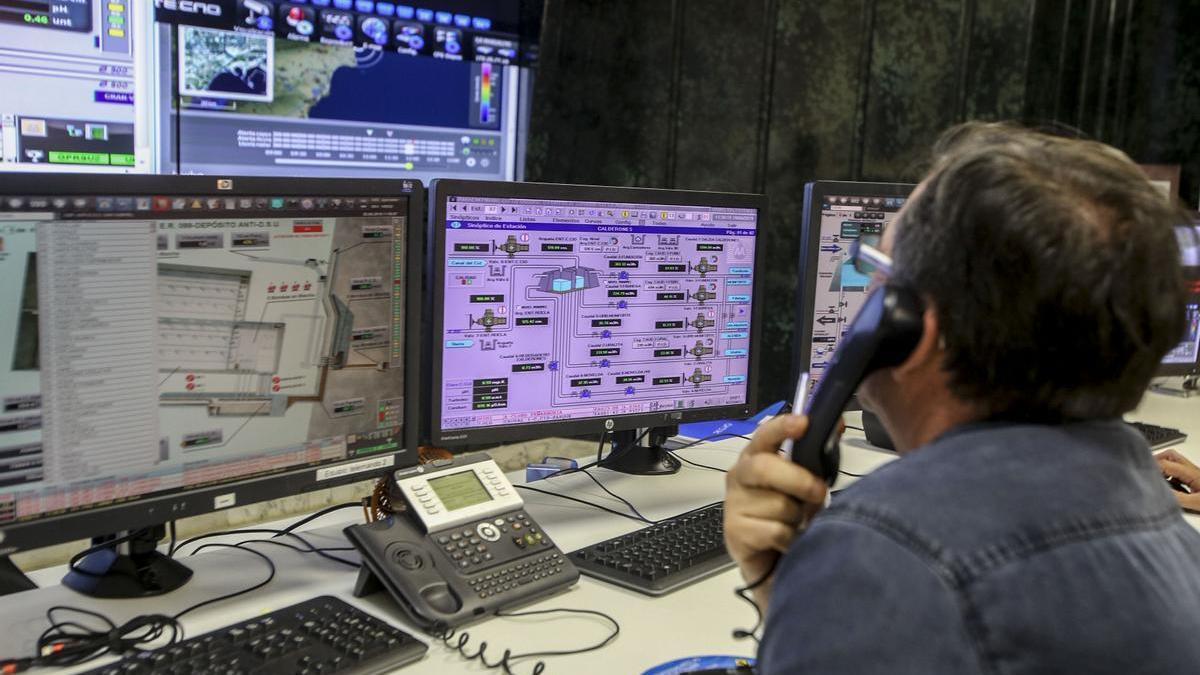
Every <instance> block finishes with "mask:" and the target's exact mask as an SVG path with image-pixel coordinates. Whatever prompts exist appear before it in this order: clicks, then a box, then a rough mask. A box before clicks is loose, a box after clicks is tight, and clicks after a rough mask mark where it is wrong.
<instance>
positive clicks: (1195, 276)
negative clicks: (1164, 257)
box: [1154, 211, 1200, 377]
mask: <svg viewBox="0 0 1200 675" xmlns="http://www.w3.org/2000/svg"><path fill="white" fill-rule="evenodd" d="M1191 216H1192V221H1191V222H1190V223H1188V224H1187V225H1184V226H1181V227H1183V228H1186V229H1188V230H1190V231H1192V232H1194V233H1196V235H1197V236H1200V214H1197V213H1196V212H1194V211H1193V212H1191ZM1183 274H1184V279H1185V280H1186V282H1187V285H1188V296H1187V301H1186V303H1185V304H1187V305H1191V304H1200V265H1184V266H1183ZM1194 375H1200V354H1197V355H1196V360H1195V361H1192V362H1191V363H1162V362H1159V364H1158V368H1157V369H1155V371H1154V376H1155V377H1192V376H1194Z"/></svg>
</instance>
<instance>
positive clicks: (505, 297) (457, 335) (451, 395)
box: [440, 197, 758, 429]
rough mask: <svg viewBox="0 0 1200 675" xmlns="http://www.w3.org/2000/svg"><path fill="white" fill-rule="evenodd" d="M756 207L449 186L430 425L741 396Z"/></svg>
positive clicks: (605, 412)
mask: <svg viewBox="0 0 1200 675" xmlns="http://www.w3.org/2000/svg"><path fill="white" fill-rule="evenodd" d="M757 225H758V223H757V220H756V211H754V210H753V209H744V208H742V209H739V208H714V207H681V206H664V205H637V204H613V203H599V202H562V201H556V202H546V201H541V200H523V199H485V198H466V197H450V198H448V202H447V220H446V249H445V251H446V253H445V260H444V261H443V264H444V265H445V289H444V290H445V302H444V303H443V306H442V312H443V334H442V335H441V339H442V347H443V350H442V355H443V358H442V379H441V382H440V388H441V394H440V395H441V399H442V400H441V403H442V416H441V417H442V419H441V427H442V428H443V429H460V428H473V427H483V426H492V425H509V424H527V423H538V422H547V421H553V420H566V419H580V418H590V417H613V416H619V415H633V414H645V413H653V412H659V411H666V410H673V409H691V408H706V407H714V406H727V405H738V404H742V403H745V402H746V399H747V377H748V375H749V369H750V321H751V306H752V299H753V293H754V278H753V273H754V253H755V250H754V248H755V235H756V234H757Z"/></svg>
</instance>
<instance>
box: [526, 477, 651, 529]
mask: <svg viewBox="0 0 1200 675" xmlns="http://www.w3.org/2000/svg"><path fill="white" fill-rule="evenodd" d="M513 487H515V488H517V489H518V490H528V491H529V492H537V493H538V494H543V495H550V496H551V497H558V498H559V499H566V500H569V501H573V502H577V503H579V504H583V505H584V506H590V507H592V508H594V509H600V510H601V511H607V512H609V513H611V514H613V515H614V516H621V517H622V518H628V519H630V520H635V521H637V522H639V523H650V521H648V520H646V519H645V518H638V517H637V516H632V515H630V514H628V513H621V512H620V511H617V510H616V509H610V508H608V507H607V506H601V505H599V504H597V503H595V502H589V501H587V500H586V499H579V498H577V497H572V496H570V495H564V494H561V493H558V492H551V491H549V490H539V489H538V488H535V487H530V486H528V485H513Z"/></svg>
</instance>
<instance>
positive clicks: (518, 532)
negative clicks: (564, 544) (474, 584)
mask: <svg viewBox="0 0 1200 675" xmlns="http://www.w3.org/2000/svg"><path fill="white" fill-rule="evenodd" d="M434 541H436V542H437V544H438V546H440V547H441V548H442V550H443V551H444V552H445V553H446V556H447V557H448V558H450V561H451V563H452V564H453V565H454V566H455V567H456V568H458V569H459V570H460V571H469V570H472V569H474V568H484V567H489V566H491V565H493V564H495V562H494V561H495V560H496V557H497V556H504V557H510V558H511V557H512V556H511V555H507V556H506V555H505V554H504V553H502V551H507V552H511V553H516V555H524V554H528V553H533V552H535V551H536V550H537V549H539V548H546V549H549V548H551V544H550V539H549V538H547V537H545V536H544V535H543V534H542V533H541V532H540V531H539V530H538V528H537V524H536V523H534V522H532V521H531V520H529V516H527V515H525V513H524V512H518V513H515V514H513V515H509V516H504V517H501V518H495V519H492V518H486V519H484V520H482V521H479V522H477V523H472V524H469V525H464V526H461V527H458V528H455V529H454V530H452V531H449V532H442V533H440V534H437V535H435V536H434ZM510 541H511V542H512V546H509V542H510ZM518 552H519V553H518ZM500 562H503V559H501V561H500Z"/></svg>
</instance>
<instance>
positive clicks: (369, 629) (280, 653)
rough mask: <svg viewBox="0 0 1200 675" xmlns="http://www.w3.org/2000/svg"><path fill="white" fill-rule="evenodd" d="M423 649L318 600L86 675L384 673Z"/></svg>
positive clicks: (335, 603)
mask: <svg viewBox="0 0 1200 675" xmlns="http://www.w3.org/2000/svg"><path fill="white" fill-rule="evenodd" d="M427 649H429V648H428V647H426V646H425V644H424V643H422V642H419V641H418V640H417V639H416V638H414V637H413V636H411V635H409V634H408V633H405V632H404V631H402V630H398V629H396V628H393V627H391V626H389V625H388V624H386V623H384V622H383V621H380V620H379V619H376V618H375V617H373V616H371V615H370V614H367V613H366V612H364V611H362V610H360V609H356V608H355V607H352V606H350V605H348V604H346V603H345V602H344V601H342V600H338V599H337V598H334V597H331V596H322V597H318V598H313V599H312V600H306V601H305V602H301V603H299V604H296V605H292V606H291V607H284V608H283V609H280V610H276V611H274V612H271V613H270V614H267V615H265V616H259V617H256V618H253V619H250V620H248V621H242V622H240V623H235V624H233V625H232V626H228V627H226V628H221V629H219V630H215V631H212V632H211V633H205V634H204V635H197V636H196V637H193V638H188V639H186V640H184V641H182V642H178V643H176V644H174V645H170V646H168V647H163V648H161V649H155V650H154V651H148V652H139V653H136V654H132V655H129V656H126V657H125V658H123V659H121V660H120V661H117V662H115V663H110V664H109V665H107V666H103V667H101V668H97V669H95V670H91V671H88V672H89V673H103V674H105V675H126V674H130V675H132V674H137V673H188V674H189V675H190V674H197V675H198V674H200V673H222V674H224V673H245V674H246V675H250V674H251V673H364V674H365V673H384V672H387V671H389V670H392V669H395V668H399V667H400V666H403V665H405V664H407V663H411V662H413V661H416V660H417V659H419V658H421V657H422V656H424V655H425V651H426V650H427Z"/></svg>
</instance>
